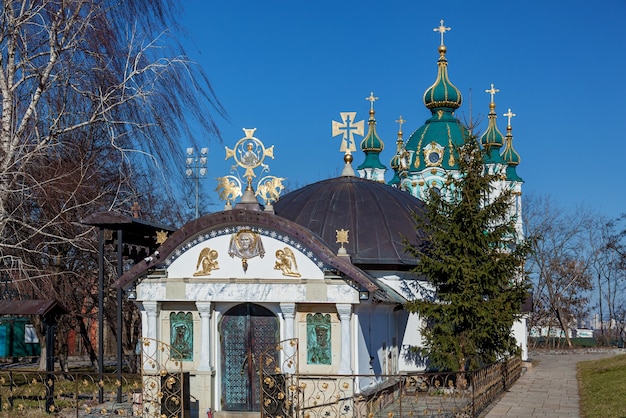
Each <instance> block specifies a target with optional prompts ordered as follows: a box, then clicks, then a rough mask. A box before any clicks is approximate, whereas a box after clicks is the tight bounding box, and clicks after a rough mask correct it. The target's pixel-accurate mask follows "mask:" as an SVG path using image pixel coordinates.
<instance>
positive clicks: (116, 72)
mask: <svg viewBox="0 0 626 418" xmlns="http://www.w3.org/2000/svg"><path fill="white" fill-rule="evenodd" d="M178 4H179V3H178V2H177V1H175V0H14V1H13V0H6V1H4V2H3V4H2V11H1V15H0V46H1V48H0V95H1V98H2V104H1V106H2V113H1V116H0V269H2V270H3V271H4V272H5V273H6V274H8V275H9V276H10V277H11V278H12V279H13V280H14V283H16V285H18V286H19V288H20V291H21V292H22V293H27V294H30V295H32V296H35V297H54V298H57V299H59V300H61V301H62V303H66V304H67V305H68V306H67V307H68V309H70V310H71V311H72V312H73V314H74V315H75V318H76V321H74V323H75V325H76V326H78V327H79V328H80V326H79V325H81V324H82V325H84V320H85V318H82V317H81V315H82V316H86V315H93V308H94V305H93V302H94V293H93V292H94V280H95V278H96V277H97V263H95V260H96V258H95V254H96V253H97V245H96V239H95V233H94V231H93V230H91V229H87V228H84V226H82V225H80V224H79V220H80V219H81V218H83V217H85V216H86V215H88V214H89V213H91V212H94V211H97V210H107V209H115V210H122V211H125V210H127V208H129V207H130V205H131V204H132V202H133V201H140V202H155V201H159V202H162V206H161V208H150V209H149V210H146V211H145V213H150V212H153V210H154V209H164V208H168V207H169V208H171V207H175V205H174V197H175V193H176V190H177V186H179V184H180V183H177V181H180V182H182V181H183V178H182V177H181V176H178V175H177V172H178V170H177V168H176V166H177V164H178V162H179V161H181V160H182V152H181V149H180V146H179V145H178V144H179V141H180V139H181V137H186V139H188V141H189V142H190V143H191V144H197V142H198V140H197V139H195V138H193V136H192V132H193V129H192V128H191V126H196V127H198V130H201V131H204V132H206V134H207V136H209V135H212V136H214V137H216V138H218V137H219V132H218V130H217V127H216V124H215V122H214V119H213V118H212V115H222V116H223V114H224V112H223V109H222V108H221V107H220V105H219V103H218V101H217V100H216V98H215V96H214V94H213V91H212V89H211V86H210V84H209V83H208V80H207V77H206V76H205V74H204V72H203V71H202V70H201V69H200V68H198V67H197V66H195V65H194V63H193V62H191V61H190V60H189V58H187V57H186V55H185V53H184V50H183V49H182V47H181V45H180V43H179V42H178V41H177V40H176V38H175V36H174V35H176V34H177V30H178V27H177V26H176V20H175V18H176V16H177V15H178ZM203 139H205V138H203ZM146 179H150V181H149V182H148V181H147V180H146ZM177 179H179V180H177ZM148 183H150V184H151V187H150V188H147V187H145V186H146V184H148ZM155 184H156V185H158V186H157V187H154V185H155ZM147 207H148V206H147V205H144V208H147ZM162 214H163V212H162V213H159V215H162ZM168 215H170V218H171V219H176V220H178V221H180V220H181V219H182V216H181V215H180V214H177V213H175V211H172V210H170V211H169V213H168ZM159 220H160V221H161V220H163V219H161V218H160V219H159ZM108 271H110V274H109V275H108V278H109V280H111V279H113V278H114V277H115V274H116V273H115V269H113V268H109V270H108ZM69 322H72V321H69ZM84 338H85V339H86V340H87V339H88V337H87V336H84Z"/></svg>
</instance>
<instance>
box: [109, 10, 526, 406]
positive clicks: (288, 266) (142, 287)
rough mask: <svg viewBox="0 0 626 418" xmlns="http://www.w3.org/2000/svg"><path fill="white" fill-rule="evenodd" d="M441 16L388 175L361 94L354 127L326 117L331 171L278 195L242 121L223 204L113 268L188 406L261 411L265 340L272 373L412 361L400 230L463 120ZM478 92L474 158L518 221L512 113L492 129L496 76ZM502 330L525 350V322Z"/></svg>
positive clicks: (412, 236) (408, 367)
mask: <svg viewBox="0 0 626 418" xmlns="http://www.w3.org/2000/svg"><path fill="white" fill-rule="evenodd" d="M446 29H447V28H445V27H444V26H443V22H442V23H441V26H440V27H439V28H437V29H436V30H438V31H439V32H440V33H441V44H440V46H439V60H438V62H437V75H436V80H435V82H434V83H433V84H432V86H430V87H429V88H427V89H426V91H425V93H424V97H423V101H424V104H425V106H426V108H427V109H428V110H429V111H430V113H431V116H430V118H429V119H428V120H426V122H425V123H424V124H423V125H422V126H419V127H417V128H416V129H415V130H414V131H413V132H412V133H411V134H410V135H409V137H408V139H407V141H406V142H405V141H404V140H403V133H402V129H403V124H404V123H405V121H404V120H403V119H402V116H400V118H399V119H398V121H397V122H398V123H399V126H400V128H399V130H398V133H397V140H396V147H397V148H396V149H397V151H396V153H395V155H394V157H393V159H392V160H391V162H390V163H389V165H390V168H391V170H390V171H391V172H390V173H386V171H387V168H386V166H385V165H384V164H383V163H382V162H381V161H380V152H381V151H382V150H383V147H384V144H383V141H382V139H381V138H380V136H379V134H378V133H377V131H376V119H375V109H374V107H375V106H374V104H375V100H376V97H375V96H374V94H373V93H372V94H370V96H369V97H368V98H367V100H369V101H370V104H369V118H368V121H367V131H366V127H365V124H364V121H360V122H356V121H355V119H356V112H342V113H340V116H341V120H340V121H333V123H332V134H333V135H334V136H341V144H342V145H341V151H342V152H343V153H344V161H343V172H342V174H341V176H339V177H337V178H331V179H327V180H323V181H319V182H316V183H313V184H310V185H308V186H305V187H302V188H300V189H298V190H294V191H292V192H290V193H286V194H285V195H282V196H281V195H280V192H281V191H282V188H283V186H282V183H281V181H282V180H283V179H281V178H278V177H274V176H270V175H265V176H263V174H267V167H268V165H267V162H268V161H267V160H268V158H273V146H272V147H266V146H265V144H264V143H263V142H262V141H261V140H259V139H258V138H257V137H256V136H255V135H256V132H255V129H244V136H243V137H242V138H241V139H239V141H237V142H236V144H235V146H234V147H233V148H232V149H230V148H228V147H227V148H226V157H227V158H232V159H233V164H234V165H233V167H234V168H235V169H236V170H239V171H238V173H241V172H243V174H240V175H228V176H225V177H222V178H220V179H219V183H218V192H219V193H220V196H221V197H222V198H223V199H224V200H225V201H226V205H225V209H224V210H223V211H220V212H216V213H211V214H208V215H205V216H202V217H200V218H199V219H197V220H194V221H192V222H189V223H188V224H186V225H184V226H183V227H182V228H180V229H179V230H178V231H175V232H174V233H172V234H171V235H170V236H169V237H168V238H167V239H166V240H165V242H164V243H163V244H162V245H161V247H160V248H159V249H158V250H157V251H156V252H155V253H154V254H152V255H151V256H150V257H148V258H146V259H145V260H144V262H140V263H138V264H136V265H135V266H133V267H132V268H131V269H130V270H129V271H127V272H126V273H125V274H124V275H123V276H122V277H121V278H120V279H119V280H118V281H117V283H116V286H118V287H122V288H124V289H126V290H128V289H131V288H132V289H133V290H135V291H136V295H137V299H136V303H137V306H139V309H140V311H141V315H142V341H147V342H148V343H146V344H150V343H149V341H161V342H164V343H167V344H168V345H169V346H170V347H171V349H172V352H174V353H176V354H175V357H176V359H177V360H178V361H180V362H181V363H182V369H183V371H184V372H185V373H187V375H188V382H187V383H186V385H187V386H186V390H187V391H188V395H189V396H190V397H191V399H192V402H193V405H192V406H190V407H189V409H190V410H191V411H192V415H195V416H206V414H207V411H211V414H213V415H212V416H215V417H231V416H238V417H241V416H246V415H247V414H249V415H250V416H259V412H258V411H260V410H261V408H262V405H261V404H260V402H261V391H262V390H263V387H262V386H263V381H262V379H260V378H259V376H260V373H261V370H262V369H263V367H264V366H265V363H264V359H266V358H267V357H266V354H264V353H271V354H270V358H272V359H275V360H276V363H277V364H280V365H279V366H278V367H277V370H276V373H286V374H289V373H295V372H296V370H297V373H299V374H300V375H306V374H310V375H363V376H384V375H393V374H397V373H405V372H412V371H418V370H423V369H424V368H425V363H424V359H422V358H419V357H417V356H416V355H415V354H414V351H413V350H411V347H415V346H419V345H420V344H421V336H420V332H419V329H420V325H421V323H420V320H419V318H417V317H416V316H415V315H412V314H409V313H408V312H406V311H405V310H404V309H403V304H404V303H405V302H406V301H407V300H410V299H412V298H415V297H417V296H416V295H414V294H413V293H411V290H410V287H409V286H407V285H406V283H407V282H408V281H414V280H420V278H419V277H416V275H415V274H414V273H412V272H411V270H412V269H413V268H414V266H415V264H416V261H415V259H413V258H412V257H411V256H410V255H409V254H408V253H407V252H405V243H404V240H405V239H406V240H408V241H409V242H411V243H412V244H418V242H417V236H416V233H415V222H414V220H413V214H414V213H420V212H421V211H422V210H423V209H424V203H423V202H422V200H421V199H423V198H424V197H425V196H426V190H427V189H428V188H432V187H438V188H440V187H441V188H442V187H443V185H444V182H445V179H446V176H447V175H448V174H449V173H456V171H455V170H457V169H458V166H457V164H456V161H455V157H454V153H453V149H454V147H456V146H459V145H460V144H462V143H463V140H464V138H465V137H466V136H467V135H468V134H469V132H468V131H467V129H466V128H465V127H464V126H463V124H461V122H460V121H459V120H458V119H457V118H456V116H455V110H456V109H458V108H459V107H460V106H461V102H462V96H461V93H460V91H459V90H458V89H457V88H456V87H455V86H454V85H453V84H452V82H451V81H450V80H449V78H448V70H447V66H448V62H447V58H446V52H447V51H446V47H445V45H444V43H443V35H444V33H445V31H446ZM487 92H488V93H490V94H491V103H490V112H489V126H488V128H487V130H486V131H485V133H484V134H483V135H482V136H481V137H480V138H479V140H480V142H481V145H482V146H483V147H484V148H485V149H487V150H488V156H489V158H488V160H487V161H485V164H486V167H487V169H489V170H497V171H498V172H501V173H503V175H502V180H501V182H502V184H501V185H499V186H498V187H501V188H504V187H509V188H513V189H514V190H515V192H516V196H517V199H518V201H517V202H516V205H515V207H513V208H512V209H511V210H512V215H514V216H516V217H517V219H518V222H519V231H520V232H521V204H520V203H521V202H520V201H519V200H520V199H521V184H522V179H521V178H520V177H519V176H518V175H517V173H516V168H517V165H518V164H519V155H518V154H517V153H516V152H515V150H514V148H513V136H512V129H511V123H510V122H511V117H512V116H514V115H513V114H512V113H511V111H510V110H509V112H508V125H507V129H506V136H503V135H502V134H501V132H500V131H499V129H498V127H497V126H496V121H497V118H496V111H495V101H494V94H495V93H496V92H497V90H496V89H495V88H494V87H493V85H492V86H491V89H490V90H487ZM414 119H417V117H416V118H414ZM357 134H360V135H361V136H362V137H363V139H362V141H361V142H360V151H362V153H361V152H357V144H356V137H355V135H357ZM353 159H354V160H356V161H354V165H355V166H356V169H355V168H353ZM361 161H362V162H361ZM357 164H358V165H357ZM386 174H387V178H388V179H385V175H386ZM390 174H391V175H392V176H390ZM259 177H261V179H260V180H258V181H257V180H256V179H257V178H259ZM520 236H521V235H520ZM514 332H515V335H516V336H517V338H518V341H519V343H520V346H521V347H522V350H523V353H524V354H523V356H524V357H526V355H527V349H526V337H525V332H526V330H525V324H524V323H523V322H520V323H519V324H516V326H515V328H514ZM284 342H287V343H284ZM277 347H278V348H281V350H278V351H280V352H277ZM154 354H155V355H157V356H158V353H156V352H155V353H154ZM272 356H274V357H272ZM287 359H289V361H288V362H286V361H285V360H287ZM376 381H377V380H376V379H373V380H369V381H368V382H369V383H367V384H364V385H365V386H367V385H369V384H375V382H376ZM161 384H163V385H165V383H161ZM363 389H364V387H363V386H361V387H358V388H356V387H352V388H350V390H352V391H353V392H358V391H360V390H363ZM345 416H350V415H349V414H348V415H345Z"/></svg>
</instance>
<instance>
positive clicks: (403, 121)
mask: <svg viewBox="0 0 626 418" xmlns="http://www.w3.org/2000/svg"><path fill="white" fill-rule="evenodd" d="M396 123H398V124H399V125H400V130H399V131H398V132H402V124H403V123H406V120H404V119H402V115H400V119H397V120H396Z"/></svg>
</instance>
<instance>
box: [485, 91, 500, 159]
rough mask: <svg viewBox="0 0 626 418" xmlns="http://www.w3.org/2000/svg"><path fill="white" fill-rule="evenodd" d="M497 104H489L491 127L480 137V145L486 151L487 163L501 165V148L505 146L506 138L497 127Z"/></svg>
mask: <svg viewBox="0 0 626 418" xmlns="http://www.w3.org/2000/svg"><path fill="white" fill-rule="evenodd" d="M496 117H497V116H496V104H495V103H494V102H491V103H490V104H489V126H488V127H487V130H486V131H485V133H484V134H482V136H481V137H480V144H481V145H482V146H483V148H484V149H485V151H486V155H485V163H487V164H501V163H502V157H501V156H500V148H502V145H504V136H503V135H502V133H501V132H500V130H499V129H498V126H497V125H496Z"/></svg>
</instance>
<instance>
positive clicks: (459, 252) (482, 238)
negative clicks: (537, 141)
mask: <svg viewBox="0 0 626 418" xmlns="http://www.w3.org/2000/svg"><path fill="white" fill-rule="evenodd" d="M483 156H484V150H482V149H481V148H480V146H479V145H478V142H477V141H476V138H475V137H471V138H467V140H466V141H465V143H464V145H463V146H462V147H460V148H459V149H457V150H456V157H457V161H458V165H459V174H460V176H457V177H456V178H453V177H452V176H451V177H450V178H449V179H448V183H447V186H446V187H445V188H444V189H443V190H435V189H433V190H431V193H430V196H429V199H428V201H427V202H426V208H425V212H424V213H423V214H416V216H415V219H416V223H417V231H418V234H420V238H421V240H420V241H421V242H423V244H422V245H421V246H419V247H418V246H413V245H410V244H409V243H408V242H407V251H408V252H409V253H411V254H413V255H414V256H415V257H416V258H417V259H418V262H417V266H416V267H415V269H414V270H413V271H414V272H415V273H417V274H418V275H420V276H421V277H423V279H424V280H425V282H421V283H420V282H418V281H416V282H413V285H414V286H415V287H416V288H417V289H416V290H417V291H418V293H419V294H420V295H421V298H418V299H416V300H413V301H410V302H409V303H407V306H406V307H407V309H408V310H409V311H410V312H414V313H417V314H419V315H420V316H421V318H422V320H423V327H422V337H423V338H424V340H425V344H424V348H423V349H421V352H422V354H425V355H426V356H427V358H428V361H429V364H430V365H431V366H432V367H434V368H437V369H442V370H454V371H465V370H473V369H476V368H479V367H481V366H482V365H485V364H487V363H491V362H494V361H496V360H497V359H498V358H501V357H502V356H508V355H511V354H516V353H517V352H518V351H519V348H518V346H517V345H516V341H515V339H514V338H513V336H512V333H511V327H512V325H513V322H514V321H515V320H516V319H517V318H519V317H520V309H521V305H522V303H523V301H524V299H525V298H526V295H527V291H528V284H527V283H528V282H527V280H526V279H525V278H524V277H523V270H522V266H523V263H524V260H525V258H526V256H527V255H528V254H529V248H530V246H529V244H528V241H523V242H519V241H520V240H519V239H518V237H517V236H516V229H515V219H512V216H511V211H510V210H511V205H512V202H513V197H514V196H513V193H512V190H510V189H506V190H502V191H499V192H498V191H497V190H496V189H495V187H494V186H495V184H496V181H497V180H501V174H497V173H496V174H492V173H487V172H486V170H485V164H484V159H483ZM496 192H498V193H497V194H496ZM494 194H496V195H494Z"/></svg>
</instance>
